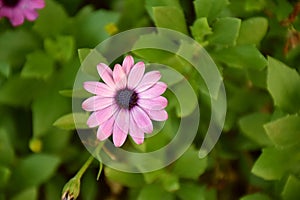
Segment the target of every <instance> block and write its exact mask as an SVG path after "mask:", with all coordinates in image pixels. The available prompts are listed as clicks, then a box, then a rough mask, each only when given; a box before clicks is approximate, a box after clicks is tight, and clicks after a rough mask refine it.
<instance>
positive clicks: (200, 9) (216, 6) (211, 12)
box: [194, 0, 229, 23]
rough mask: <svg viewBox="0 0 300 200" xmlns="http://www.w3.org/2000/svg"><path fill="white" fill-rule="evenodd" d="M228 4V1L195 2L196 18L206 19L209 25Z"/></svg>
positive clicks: (203, 0)
mask: <svg viewBox="0 0 300 200" xmlns="http://www.w3.org/2000/svg"><path fill="white" fill-rule="evenodd" d="M228 4H229V1H228V0H195V1H194V7H195V12H196V16H197V18H201V17H206V18H207V19H208V22H209V23H210V22H212V21H213V20H214V19H216V18H217V17H218V16H219V15H220V13H221V12H222V10H223V9H224V8H225V7H226V6H227V5H228Z"/></svg>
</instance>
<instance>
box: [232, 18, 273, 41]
mask: <svg viewBox="0 0 300 200" xmlns="http://www.w3.org/2000/svg"><path fill="white" fill-rule="evenodd" d="M267 30H268V20H267V19H266V18H264V17H252V18H249V19H247V20H243V21H242V24H241V28H240V33H239V37H238V39H237V44H238V45H242V44H256V45H259V43H260V41H261V40H262V39H263V37H264V36H265V35H266V33H267ZM250 33H251V34H250Z"/></svg>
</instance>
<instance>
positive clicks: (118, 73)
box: [82, 56, 168, 147]
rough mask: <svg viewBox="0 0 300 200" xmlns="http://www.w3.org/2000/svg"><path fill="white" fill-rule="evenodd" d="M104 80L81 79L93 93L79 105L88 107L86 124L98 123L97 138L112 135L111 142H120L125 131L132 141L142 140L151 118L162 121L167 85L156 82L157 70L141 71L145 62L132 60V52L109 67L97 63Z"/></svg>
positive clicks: (150, 129) (123, 137)
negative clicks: (112, 66)
mask: <svg viewBox="0 0 300 200" xmlns="http://www.w3.org/2000/svg"><path fill="white" fill-rule="evenodd" d="M97 70H98V73H99V75H100V77H101V78H102V80H103V81H104V83H102V82H97V81H88V82H84V84H83V87H84V89H85V90H87V91H88V92H90V93H92V94H95V96H92V97H90V98H88V99H86V100H85V101H84V102H83V103H82V108H83V109H84V110H86V111H92V114H91V115H90V117H89V119H88V120H87V125H88V126H89V127H90V128H93V127H97V126H99V127H98V130H97V138H98V139H99V140H100V141H103V140H105V139H107V138H108V137H110V136H111V135H112V139H113V142H114V145H115V146H116V147H120V146H122V145H123V144H124V142H125V140H126V138H127V135H128V133H129V135H130V136H131V137H132V139H133V141H134V142H135V143H136V144H142V143H143V142H144V133H152V132H153V124H152V121H151V120H155V121H165V120H167V119H168V114H167V112H166V111H165V110H164V109H165V107H166V106H167V104H168V100H167V99H166V98H165V97H162V96H161V95H162V94H163V93H164V92H165V90H166V89H167V85H166V84H165V83H163V82H159V79H160V78H161V74H160V72H159V71H150V72H147V73H146V74H144V72H145V64H144V63H143V62H138V63H136V64H134V60H133V57H132V56H126V57H125V59H124V61H123V64H122V66H121V65H120V64H116V65H115V67H114V69H113V71H112V70H111V69H110V68H109V67H108V66H107V65H106V64H104V63H100V64H98V65H97Z"/></svg>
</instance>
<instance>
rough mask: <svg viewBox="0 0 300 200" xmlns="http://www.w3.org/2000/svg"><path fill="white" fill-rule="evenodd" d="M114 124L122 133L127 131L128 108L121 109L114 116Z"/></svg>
mask: <svg viewBox="0 0 300 200" xmlns="http://www.w3.org/2000/svg"><path fill="white" fill-rule="evenodd" d="M116 124H117V126H119V128H120V129H122V130H123V131H124V133H126V134H127V133H128V130H129V110H127V109H121V110H120V112H119V113H118V115H117V117H116Z"/></svg>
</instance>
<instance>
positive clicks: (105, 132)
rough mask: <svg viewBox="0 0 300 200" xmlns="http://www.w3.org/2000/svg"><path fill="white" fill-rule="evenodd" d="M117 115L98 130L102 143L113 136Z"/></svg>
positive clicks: (98, 136)
mask: <svg viewBox="0 0 300 200" xmlns="http://www.w3.org/2000/svg"><path fill="white" fill-rule="evenodd" d="M115 119H116V118H115V115H113V116H111V118H109V119H108V120H107V121H105V122H103V124H101V125H100V126H99V128H98V131H97V138H98V139H99V140H100V141H103V140H106V139H107V138H108V137H109V136H111V134H112V132H113V127H114V122H115Z"/></svg>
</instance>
